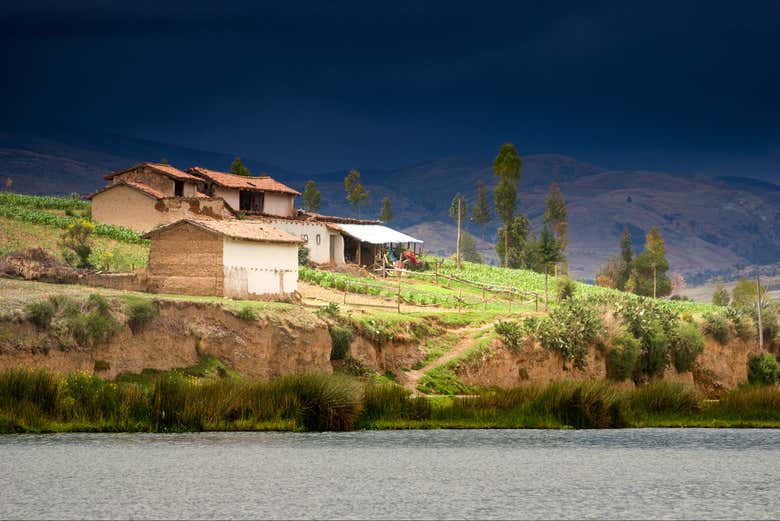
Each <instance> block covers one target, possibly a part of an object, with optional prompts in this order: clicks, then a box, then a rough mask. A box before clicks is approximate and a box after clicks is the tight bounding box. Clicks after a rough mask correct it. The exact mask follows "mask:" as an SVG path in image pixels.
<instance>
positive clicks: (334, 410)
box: [292, 374, 361, 431]
mask: <svg viewBox="0 0 780 521" xmlns="http://www.w3.org/2000/svg"><path fill="white" fill-rule="evenodd" d="M292 378H294V380H293V386H294V389H295V391H296V394H297V396H298V399H299V400H300V413H299V418H298V421H299V424H300V425H301V426H302V427H303V428H305V429H306V430H308V431H348V430H352V429H353V428H354V426H355V422H356V420H357V418H358V415H359V414H360V410H361V396H360V389H359V388H358V386H357V384H356V382H355V381H354V380H351V379H349V378H347V377H343V376H339V375H326V374H308V375H300V376H297V377H292Z"/></svg>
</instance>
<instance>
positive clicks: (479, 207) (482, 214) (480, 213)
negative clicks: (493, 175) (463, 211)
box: [471, 179, 492, 244]
mask: <svg viewBox="0 0 780 521" xmlns="http://www.w3.org/2000/svg"><path fill="white" fill-rule="evenodd" d="M487 198H488V195H487V188H486V187H485V183H483V182H482V179H480V180H479V181H477V202H476V203H474V207H473V208H472V209H471V217H472V219H473V220H474V222H475V223H477V224H479V225H481V226H482V244H484V243H485V228H487V224H488V223H489V222H490V221H491V219H492V217H491V216H490V205H489V204H488V199H487Z"/></svg>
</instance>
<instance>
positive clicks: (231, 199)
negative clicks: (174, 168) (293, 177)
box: [187, 166, 301, 217]
mask: <svg viewBox="0 0 780 521" xmlns="http://www.w3.org/2000/svg"><path fill="white" fill-rule="evenodd" d="M187 173H188V174H191V175H193V176H195V177H197V178H200V179H202V180H203V182H204V192H205V193H206V195H208V196H210V197H219V198H221V199H224V201H225V202H226V203H227V204H228V205H229V206H230V207H231V208H232V209H233V210H235V211H237V212H244V213H246V214H258V215H272V216H278V217H293V216H295V196H296V195H301V193H300V192H298V191H297V190H294V189H292V188H290V187H289V186H287V185H285V184H283V183H280V182H279V181H277V180H275V179H273V178H271V177H270V176H267V175H264V176H259V177H251V176H241V175H235V174H229V173H227V172H218V171H216V170H209V169H208V168H202V167H199V166H195V167H192V168H190V169H188V170H187Z"/></svg>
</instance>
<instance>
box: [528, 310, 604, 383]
mask: <svg viewBox="0 0 780 521" xmlns="http://www.w3.org/2000/svg"><path fill="white" fill-rule="evenodd" d="M603 332H604V325H603V324H602V323H601V319H600V318H599V316H598V310H597V309H596V308H595V307H594V306H592V305H589V304H587V303H585V302H582V301H579V300H576V299H572V300H567V301H564V303H563V304H561V305H560V306H559V307H558V308H556V309H554V310H553V311H552V312H551V313H550V315H549V316H547V317H545V318H543V319H541V320H540V321H538V323H537V331H536V335H537V337H538V338H539V341H540V342H541V344H542V347H544V348H545V349H548V350H550V351H554V352H557V353H560V354H561V355H562V356H563V358H564V360H570V361H572V363H573V364H574V367H576V368H577V369H582V368H584V367H585V365H586V363H587V362H586V360H585V357H586V355H587V354H588V347H589V346H591V345H592V344H594V343H595V342H596V340H597V339H598V338H599V337H600V336H601V335H602V334H603Z"/></svg>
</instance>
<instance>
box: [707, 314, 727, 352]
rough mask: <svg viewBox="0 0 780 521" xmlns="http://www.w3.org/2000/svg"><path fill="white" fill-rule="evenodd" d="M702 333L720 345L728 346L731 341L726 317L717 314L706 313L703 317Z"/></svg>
mask: <svg viewBox="0 0 780 521" xmlns="http://www.w3.org/2000/svg"><path fill="white" fill-rule="evenodd" d="M704 332H705V333H706V334H708V335H709V336H711V337H712V338H714V339H715V341H717V342H718V343H719V344H720V345H726V344H728V342H729V340H730V339H731V330H730V329H729V323H728V321H727V320H726V317H724V316H723V315H721V314H719V313H707V314H705V315H704Z"/></svg>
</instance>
